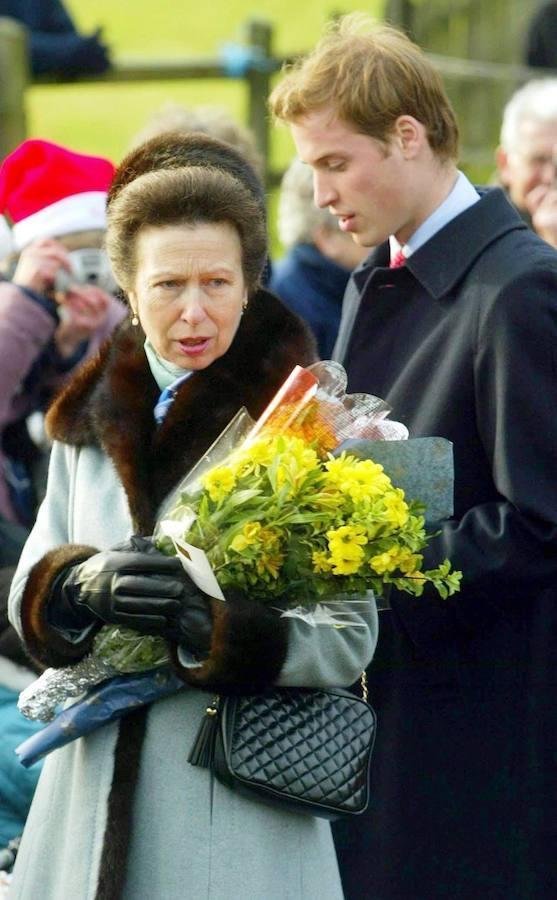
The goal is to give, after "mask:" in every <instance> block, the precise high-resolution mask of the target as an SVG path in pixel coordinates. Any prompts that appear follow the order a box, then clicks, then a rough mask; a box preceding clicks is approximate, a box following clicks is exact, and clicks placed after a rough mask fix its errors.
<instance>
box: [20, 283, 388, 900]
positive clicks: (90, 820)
mask: <svg viewBox="0 0 557 900" xmlns="http://www.w3.org/2000/svg"><path fill="white" fill-rule="evenodd" d="M268 302H269V304H270V303H271V302H273V301H272V298H271V299H270V300H268ZM248 312H249V311H248ZM280 315H281V316H282V317H284V316H285V313H282V312H281V313H280ZM277 316H278V314H277ZM244 318H245V319H246V318H248V316H246V317H244ZM248 321H249V319H248ZM288 322H290V320H288ZM289 327H290V326H289ZM268 331H269V337H268V340H269V341H270V342H271V343H272V344H273V346H276V344H277V328H274V330H273V329H271V330H269V329H268ZM271 332H272V333H271ZM254 335H256V338H257V352H259V350H260V347H261V344H262V342H264V341H265V339H266V332H265V331H264V330H262V329H261V328H260V327H257V329H255V328H254ZM256 338H255V337H254V344H255V340H256ZM125 340H126V341H128V343H127V344H125V345H124V343H123V346H125V350H126V352H125V354H124V353H123V354H122V358H123V359H125V361H126V365H127V363H128V360H129V358H130V355H135V356H134V358H135V357H137V360H136V361H137V368H135V369H133V373H134V374H133V379H134V380H135V382H137V380H138V378H140V377H141V378H145V382H144V383H145V385H148V377H149V376H148V375H147V374H145V373H144V369H143V368H142V367H143V363H142V362H141V354H142V353H143V350H142V348H141V350H139V349H138V350H137V351H136V350H135V349H133V347H131V349H130V344H129V340H128V338H126V339H125ZM281 352H284V351H282V350H281ZM254 358H255V357H254ZM217 367H218V364H217V363H216V364H214V366H212V367H210V368H211V370H214V371H213V372H211V373H210V378H211V385H213V384H214V379H215V377H216V376H215V374H214V372H218V368H217ZM231 367H232V363H227V368H226V373H228V372H230V370H231ZM120 371H123V370H122V369H121V370H120ZM271 371H272V370H271ZM137 373H139V375H138V374H137ZM141 373H143V374H141ZM94 374H95V373H94ZM95 377H96V376H95ZM102 377H104V376H102V374H101V381H102ZM131 377H132V376H130V378H131ZM86 378H90V375H87V376H86ZM208 380H209V376H207V381H208ZM203 381H204V379H203V376H202V375H201V374H200V375H196V376H195V377H194V378H193V379H191V382H192V383H191V384H190V382H186V383H185V385H184V386H183V387H182V388H181V389H180V390H181V392H182V397H180V396H178V398H177V400H176V403H175V406H174V408H173V410H172V412H171V414H169V416H168V417H167V419H166V420H165V423H164V425H163V426H162V428H161V434H162V432H164V431H165V430H166V432H165V433H166V434H167V435H168V436H169V440H170V441H171V443H172V444H175V443H176V442H175V441H174V439H173V438H172V435H173V432H172V428H173V427H174V425H173V420H172V417H173V416H174V423H176V422H179V421H181V420H180V416H182V415H185V414H186V411H187V410H186V404H187V403H188V399H187V398H188V396H189V394H188V392H191V391H192V390H195V391H198V392H200V391H201V389H202V386H203ZM229 381H230V379H228V382H227V384H228V383H229ZM99 383H101V382H99ZM102 383H103V384H104V383H105V382H102ZM223 383H224V382H223ZM238 384H239V385H240V388H241V380H239V381H238ZM134 386H135V385H134ZM145 390H146V388H143V387H142V384H141V383H140V384H139V385H138V386H137V390H136V392H135V393H132V392H130V397H131V399H130V403H131V402H133V403H136V402H137V403H141V402H143V401H142V393H144V391H145ZM210 390H213V388H210ZM229 390H230V389H229ZM223 391H224V388H223ZM93 393H95V396H97V395H98V391H97V389H96V388H95V391H93ZM79 396H80V398H81V395H79ZM197 396H198V397H199V393H198V395H197ZM216 396H217V397H218V398H219V399H218V403H220V404H221V407H222V404H223V399H222V398H223V393H222V392H221V391H219V393H218V394H217V395H216ZM138 397H139V399H137V398H138ZM104 402H105V403H106V401H104ZM200 402H201V401H196V403H197V406H196V407H195V408H196V409H197V410H198V415H199V418H200V420H201V422H205V421H206V420H207V416H208V415H212V417H213V418H214V417H215V415H216V414H217V410H216V407H217V406H218V403H216V404H215V405H214V406H213V408H212V409H211V410H210V409H209V407H207V406H205V404H204V403H202V404H201V405H202V408H201V409H199V403H200ZM151 409H152V407H151ZM188 409H189V407H188ZM191 409H192V411H193V406H192V407H191ZM224 412H226V415H227V416H228V412H227V411H226V410H224ZM224 412H223V414H224ZM70 424H71V423H70ZM68 427H70V426H68ZM117 427H118V426H117V425H111V429H112V433H114V429H115V428H117ZM192 427H193V426H191V425H190V432H191V428H192ZM127 433H128V432H127V431H123V432H122V434H123V435H124V437H125V435H126V434H127ZM188 434H189V433H188ZM105 436H106V439H107V440H108V439H109V438H110V434H107V435H105ZM162 438H163V439H164V434H162ZM126 439H127V438H126ZM103 441H104V438H103ZM130 441H131V447H132V451H130V455H131V456H135V457H141V454H142V453H144V452H145V451H144V449H143V448H142V447H140V446H137V443H136V442H134V441H133V435H132V437H131V438H130ZM127 459H128V456H127V455H126V460H127ZM133 530H134V520H133V517H132V514H131V511H130V495H129V493H127V492H126V490H125V489H124V483H123V481H122V480H121V477H120V474H119V473H118V471H117V466H115V463H114V461H113V459H111V458H109V457H108V456H107V455H106V454H105V453H104V452H103V451H102V450H101V449H100V447H99V446H94V445H91V446H87V445H85V446H84V445H81V446H78V445H76V444H75V443H61V442H59V441H55V443H54V446H53V449H52V455H51V464H50V471H49V482H48V487H47V494H46V498H45V501H44V503H43V505H42V507H41V509H40V511H39V515H38V518H37V522H36V525H35V528H34V530H33V532H32V534H31V536H30V538H29V540H28V542H27V544H26V546H25V548H24V551H23V554H22V557H21V560H20V564H19V567H18V570H17V572H16V575H15V578H14V582H13V587H12V593H11V597H10V616H11V620H12V622H13V623H14V624H15V625H16V627H19V628H20V629H21V620H20V605H21V599H22V593H23V591H24V587H25V583H26V580H27V577H28V575H29V572H30V570H31V568H32V567H33V566H34V564H35V563H37V561H38V560H40V559H41V558H42V557H43V556H44V554H45V553H47V552H48V551H49V550H51V549H52V548H57V547H60V546H61V545H65V544H87V545H89V546H92V547H94V548H97V549H98V550H102V549H105V548H108V547H111V546H113V545H115V544H117V543H119V542H121V541H123V540H126V539H127V538H128V537H129V536H130V535H131V534H132V533H133ZM361 609H362V612H361V624H362V626H363V627H349V628H344V629H335V628H332V627H328V626H321V627H317V628H312V627H311V626H309V625H307V624H305V623H303V622H301V621H300V620H289V624H288V628H289V637H288V651H287V655H286V659H285V662H284V664H283V666H282V669H281V671H280V676H279V682H280V683H281V684H284V685H305V686H321V685H323V686H347V685H350V684H352V683H353V682H354V681H356V680H357V679H358V676H359V674H360V672H361V671H362V669H363V668H365V666H366V665H367V663H368V662H369V660H370V659H371V657H372V655H373V650H374V647H375V643H376V639H377V613H376V609H375V605H374V603H373V601H371V600H370V602H369V603H367V604H362V607H361ZM211 696H212V695H211V694H209V693H208V692H207V691H203V690H200V689H199V688H194V687H190V686H186V687H185V688H184V690H183V691H182V692H181V693H179V694H177V695H175V696H172V697H170V698H167V699H164V700H161V701H159V702H157V703H155V704H154V705H153V706H152V707H151V709H150V711H149V713H148V717H147V730H146V735H145V740H144V744H143V748H142V754H141V762H140V770H139V777H138V784H137V787H136V792H135V802H134V809H133V827H132V833H131V843H130V847H129V856H128V861H127V870H126V881H125V886H124V892H123V900H144V898H145V900H155V898H156V900H189V898H192V900H194V898H195V900H231V898H242V900H317V898H318V900H341V898H342V890H341V886H340V880H339V876H338V870H337V863H336V857H335V852H334V848H333V843H332V839H331V833H330V827H329V824H328V822H327V821H326V820H323V819H315V818H312V817H310V816H306V815H302V814H297V813H296V814H295V813H290V812H285V811H281V810H279V809H275V808H272V807H268V806H264V805H261V804H258V803H256V802H253V801H250V800H247V799H243V798H241V797H239V796H236V795H235V794H234V793H233V792H231V791H230V790H229V789H228V788H226V787H224V786H222V785H220V784H218V783H214V786H213V790H214V794H213V796H212V797H211V782H210V777H209V774H208V772H207V771H206V770H204V769H200V768H197V767H193V766H191V765H190V764H188V762H187V757H188V754H189V752H190V749H191V747H192V744H193V741H194V739H195V736H196V734H197V730H198V728H199V724H200V722H201V720H202V717H203V714H204V710H205V708H206V706H207V703H208V700H209V699H210V697H211ZM118 728H119V726H118V724H117V723H114V724H110V725H107V726H105V727H104V728H101V729H99V730H97V731H96V732H94V733H93V734H91V735H90V736H88V737H86V738H81V739H78V740H76V741H74V742H73V743H71V744H69V745H67V746H66V747H64V748H61V749H59V750H56V751H54V752H53V753H52V754H51V755H50V756H48V757H47V759H46V761H45V765H44V769H43V772H42V774H41V777H40V779H39V784H38V787H37V791H36V793H35V798H34V801H33V805H32V808H31V812H30V815H29V818H28V824H27V827H26V829H25V832H24V836H23V841H22V845H21V849H20V852H19V855H18V860H17V863H16V867H15V873H14V880H13V887H12V889H11V894H10V900H70V898H71V900H73V898H75V900H94V898H95V895H96V890H97V879H98V874H99V865H100V859H101V850H102V843H103V836H104V832H105V825H106V822H107V799H108V797H109V792H110V788H111V782H112V774H113V767H114V751H115V745H116V739H117V734H118Z"/></svg>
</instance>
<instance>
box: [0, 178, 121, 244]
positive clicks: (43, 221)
mask: <svg viewBox="0 0 557 900" xmlns="http://www.w3.org/2000/svg"><path fill="white" fill-rule="evenodd" d="M97 228H100V229H105V228H106V193H105V192H104V191H86V192H84V193H82V194H72V196H71V197H64V199H63V200H58V201H57V202H56V203H52V204H51V205H50V206H45V207H43V209H40V210H39V211H38V212H36V213H33V215H31V216H27V218H26V219H20V221H19V222H16V223H15V225H14V226H13V229H12V232H13V238H14V245H15V249H16V250H22V249H23V248H24V247H26V246H27V244H30V243H31V241H36V240H37V239H38V238H47V237H50V238H51V237H58V236H59V235H63V234H71V233H72V232H74V231H91V230H93V229H97Z"/></svg>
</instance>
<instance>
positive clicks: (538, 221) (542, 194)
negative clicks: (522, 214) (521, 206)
mask: <svg viewBox="0 0 557 900" xmlns="http://www.w3.org/2000/svg"><path fill="white" fill-rule="evenodd" d="M526 203H527V207H528V212H529V213H530V215H531V217H532V226H533V228H534V231H535V232H536V234H538V235H539V236H540V237H541V238H543V240H544V241H547V243H548V244H551V246H552V247H556V248H557V187H553V186H552V185H546V184H538V185H537V186H536V187H535V188H534V189H533V190H531V191H530V193H529V194H528V196H527V198H526Z"/></svg>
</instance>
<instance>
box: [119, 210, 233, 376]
mask: <svg viewBox="0 0 557 900" xmlns="http://www.w3.org/2000/svg"><path fill="white" fill-rule="evenodd" d="M135 252H136V259H137V266H136V273H135V279H134V284H133V289H132V290H131V291H129V300H130V303H131V306H132V309H133V311H134V312H135V314H136V315H137V316H138V318H139V321H140V322H141V325H142V327H143V330H144V332H145V334H146V336H147V338H148V339H149V341H150V342H151V344H152V345H153V347H154V348H155V350H156V351H157V353H158V354H159V356H162V357H163V358H164V359H166V360H167V361H168V362H171V363H174V364H175V365H178V366H183V368H184V369H195V370H198V369H205V368H207V366H210V365H211V363H212V362H214V361H215V360H216V359H218V358H219V357H220V356H222V355H223V354H224V353H226V351H227V350H228V348H229V347H230V345H231V343H232V341H233V339H234V335H235V334H236V330H237V328H238V325H239V324H240V317H241V315H242V307H243V304H244V303H245V301H246V300H247V289H246V285H245V282H244V274H243V271H242V247H241V244H240V238H239V236H238V233H237V231H236V229H235V228H234V227H233V226H232V225H229V224H228V223H227V222H223V223H219V224H217V225H213V224H200V225H191V226H190V225H163V226H149V227H147V228H144V229H142V231H140V232H139V234H138V236H137V240H136V248H135Z"/></svg>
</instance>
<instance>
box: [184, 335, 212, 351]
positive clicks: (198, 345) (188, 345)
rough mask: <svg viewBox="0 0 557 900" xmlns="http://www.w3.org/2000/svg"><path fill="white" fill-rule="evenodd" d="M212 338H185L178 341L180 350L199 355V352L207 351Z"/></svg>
mask: <svg viewBox="0 0 557 900" xmlns="http://www.w3.org/2000/svg"><path fill="white" fill-rule="evenodd" d="M210 340H211V338H209V337H198V338H183V339H182V340H181V341H178V344H179V345H180V350H181V351H182V353H184V354H185V355H186V356H199V354H201V353H204V352H205V350H206V349H207V347H208V346H209V342H210Z"/></svg>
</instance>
